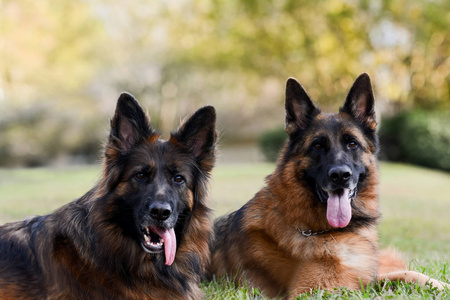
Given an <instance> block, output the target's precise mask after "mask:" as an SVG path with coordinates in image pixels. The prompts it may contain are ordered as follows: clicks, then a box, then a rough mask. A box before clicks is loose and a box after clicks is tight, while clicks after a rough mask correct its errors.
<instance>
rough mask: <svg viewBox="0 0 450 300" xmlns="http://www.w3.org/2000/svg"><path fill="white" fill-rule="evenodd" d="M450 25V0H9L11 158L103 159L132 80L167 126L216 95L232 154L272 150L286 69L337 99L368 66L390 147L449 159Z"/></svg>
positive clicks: (5, 98) (0, 60)
mask: <svg viewBox="0 0 450 300" xmlns="http://www.w3.org/2000/svg"><path fill="white" fill-rule="evenodd" d="M449 28H450V2H449V1H445V0H432V1H431V0H430V1H428V0H395V1H388V0H384V1H383V0H373V1H368V0H346V1H338V0H319V1H316V0H277V1H267V0H264V1H257V0H236V1H228V0H198V1H188V0H164V1H163V0H159V1H158V0H154V1H142V0H127V1H125V0H124V1H108V0H106V1H104V0H102V1H100V0H79V1H76V0H58V1H51V0H40V1H31V0H1V1H0V166H8V167H10V166H42V165H48V164H67V163H70V164H73V163H92V162H95V161H98V158H99V149H100V145H101V142H100V141H101V140H102V139H103V138H104V136H105V135H106V132H107V129H108V120H109V118H110V117H111V115H112V113H113V111H114V106H115V101H116V100H117V98H118V95H119V93H120V92H121V91H129V92H131V93H132V94H134V95H135V96H136V97H137V98H138V100H139V101H140V103H141V104H142V105H143V106H144V107H145V108H147V109H148V112H149V115H150V116H151V118H152V122H153V124H154V125H155V127H157V128H159V129H160V130H161V131H162V132H163V133H164V134H165V136H167V134H168V133H169V132H170V130H172V129H173V128H174V127H176V126H177V125H178V124H179V121H180V119H181V118H183V117H185V116H186V115H188V114H190V113H192V112H193V111H194V110H195V109H197V108H198V107H199V106H201V105H205V104H212V105H214V106H215V107H216V109H217V111H218V114H219V116H218V117H219V120H218V124H219V129H220V131H221V147H222V149H224V151H223V152H222V153H223V155H222V156H223V157H224V158H225V159H227V158H230V159H233V158H234V159H239V158H242V159H243V160H252V159H262V158H263V156H261V155H260V154H259V153H260V151H259V152H258V151H257V150H255V149H253V148H252V147H254V146H255V145H257V144H258V143H260V142H261V136H263V137H262V139H263V140H264V139H265V140H267V139H269V140H270V141H269V142H267V141H266V142H265V143H266V144H267V143H269V146H265V147H266V148H267V147H269V148H270V147H272V148H273V147H275V152H276V150H277V148H276V147H277V146H276V145H277V143H279V142H277V140H280V137H279V136H280V135H281V139H283V138H284V136H283V133H282V132H281V133H278V134H277V133H275V134H274V133H273V131H277V130H278V132H280V131H282V130H280V128H282V126H283V120H284V107H283V102H284V88H285V82H286V79H287V78H288V77H295V78H297V79H298V80H299V81H300V82H301V83H302V85H303V86H304V87H305V88H306V89H307V91H308V93H309V94H310V95H311V96H312V98H313V99H314V100H316V101H317V103H319V105H320V107H321V108H322V110H324V111H333V110H336V109H337V108H338V107H339V106H340V105H341V104H342V103H343V101H344V99H345V95H346V93H347V92H348V90H349V88H350V86H351V84H352V82H353V81H354V79H355V78H356V77H357V76H358V75H359V74H360V73H362V72H367V73H369V74H370V75H371V78H372V80H373V85H374V89H375V93H376V102H377V113H378V117H379V121H381V124H382V123H383V122H382V121H383V120H384V119H388V118H389V121H386V122H384V123H385V124H387V125H386V126H385V129H384V130H381V131H382V132H381V133H382V135H383V136H382V141H383V143H384V144H386V146H383V149H387V150H389V151H384V152H382V154H381V157H382V158H385V159H393V160H400V161H408V162H413V163H418V164H422V165H428V166H431V167H436V168H440V169H444V170H450V146H449V145H450V123H449V122H450V114H449V113H448V112H449V110H450V100H449V93H450V76H449V74H450V31H449ZM391 117H394V118H393V120H391V119H390V118H391ZM388 125H390V126H388ZM382 129H383V128H382ZM267 132H269V137H264V135H265V134H267ZM270 134H272V136H273V135H275V137H274V138H273V137H271V136H270ZM419 135H420V137H419ZM272 140H274V141H272ZM263 143H264V142H263ZM272 144H275V146H272ZM247 146H249V147H250V148H248V147H247ZM230 147H231V148H233V147H234V148H235V150H236V151H237V152H236V151H234V152H231V153H230V154H229V152H227V149H229V148H230ZM249 149H250V150H249ZM268 151H269V152H270V151H271V150H270V149H269V150H268ZM430 151H431V152H430ZM432 151H434V152H432ZM272 152H273V150H272ZM236 153H237V154H236ZM248 153H250V155H249V154H248ZM417 153H418V154H417ZM436 153H437V154H436ZM424 155H425V156H427V155H428V157H425V158H424V157H423V156H424ZM268 156H269V157H271V155H270V154H269V155H268ZM436 157H440V158H439V159H438V160H437V159H436ZM436 161H437V162H436Z"/></svg>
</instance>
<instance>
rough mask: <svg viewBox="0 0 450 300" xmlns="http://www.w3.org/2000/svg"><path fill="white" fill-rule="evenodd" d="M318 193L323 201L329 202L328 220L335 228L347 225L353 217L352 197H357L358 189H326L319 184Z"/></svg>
mask: <svg viewBox="0 0 450 300" xmlns="http://www.w3.org/2000/svg"><path fill="white" fill-rule="evenodd" d="M317 194H318V195H319V199H320V201H321V202H326V203H327V220H328V223H329V224H330V225H331V226H332V227H335V228H344V227H346V226H347V225H348V224H349V223H350V220H351V218H352V206H351V202H352V199H353V198H355V197H356V194H357V190H356V187H355V188H354V189H344V188H341V189H336V190H333V191H325V190H323V189H322V188H320V187H319V186H317Z"/></svg>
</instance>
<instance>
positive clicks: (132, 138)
mask: <svg viewBox="0 0 450 300" xmlns="http://www.w3.org/2000/svg"><path fill="white" fill-rule="evenodd" d="M152 134H154V131H153V129H152V127H151V125H150V119H149V118H148V117H147V115H146V114H145V112H144V111H143V110H142V108H141V106H140V105H139V103H138V102H137V100H136V99H135V98H134V97H133V96H132V95H131V94H129V93H122V94H121V95H120V97H119V99H118V100H117V106H116V112H115V114H114V117H113V118H112V120H111V131H110V134H109V143H110V144H114V146H115V147H116V148H117V149H119V150H120V151H121V152H123V153H125V152H127V151H128V150H130V149H131V148H132V147H133V146H134V145H135V144H137V143H138V142H140V141H141V140H143V139H145V138H148V137H149V136H150V135H152Z"/></svg>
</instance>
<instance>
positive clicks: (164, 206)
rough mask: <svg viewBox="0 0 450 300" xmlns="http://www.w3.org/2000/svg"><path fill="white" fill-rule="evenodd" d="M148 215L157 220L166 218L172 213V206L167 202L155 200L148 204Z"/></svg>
mask: <svg viewBox="0 0 450 300" xmlns="http://www.w3.org/2000/svg"><path fill="white" fill-rule="evenodd" d="M149 208H150V216H151V217H152V218H153V219H155V220H158V221H165V220H167V219H168V218H169V217H170V215H171V214H172V208H171V207H170V205H169V203H161V202H155V203H152V204H150V207H149Z"/></svg>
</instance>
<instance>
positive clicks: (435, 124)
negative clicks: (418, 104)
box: [380, 110, 450, 171]
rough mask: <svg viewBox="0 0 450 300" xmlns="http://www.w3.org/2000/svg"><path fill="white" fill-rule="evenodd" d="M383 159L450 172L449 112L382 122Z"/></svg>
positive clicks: (405, 115)
mask: <svg viewBox="0 0 450 300" xmlns="http://www.w3.org/2000/svg"><path fill="white" fill-rule="evenodd" d="M380 141H381V149H382V157H383V158H386V159H388V160H393V161H403V162H409V163H413V164H418V165H422V166H427V167H431V168H438V169H442V170H447V171H450V112H449V111H441V112H427V111H419V110H416V111H412V112H406V113H401V114H399V115H396V116H393V117H391V118H386V119H384V120H383V122H382V123H381V128H380Z"/></svg>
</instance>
